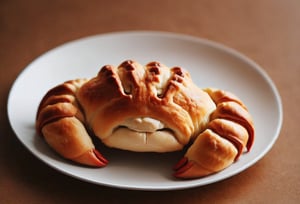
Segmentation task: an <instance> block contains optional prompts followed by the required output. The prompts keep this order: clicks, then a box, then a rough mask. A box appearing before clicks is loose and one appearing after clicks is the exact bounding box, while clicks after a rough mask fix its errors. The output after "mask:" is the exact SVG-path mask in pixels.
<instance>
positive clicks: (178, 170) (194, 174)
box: [173, 157, 212, 179]
mask: <svg viewBox="0 0 300 204" xmlns="http://www.w3.org/2000/svg"><path fill="white" fill-rule="evenodd" d="M173 169H174V171H175V173H174V174H173V175H174V176H175V177H177V178H184V179H187V178H199V177H202V176H206V175H208V174H211V173H212V172H211V171H210V170H207V169H205V168H203V167H202V166H200V165H199V164H198V163H197V162H195V161H189V160H188V158H187V157H183V158H182V159H181V160H180V161H179V162H178V163H177V164H176V165H175V166H174V168H173Z"/></svg>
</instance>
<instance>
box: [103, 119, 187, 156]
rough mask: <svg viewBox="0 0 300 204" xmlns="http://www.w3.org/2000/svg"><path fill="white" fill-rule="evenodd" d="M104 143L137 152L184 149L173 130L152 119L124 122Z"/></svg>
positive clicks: (127, 120)
mask: <svg viewBox="0 0 300 204" xmlns="http://www.w3.org/2000/svg"><path fill="white" fill-rule="evenodd" d="M103 142H104V143H105V144H106V145H107V146H110V147H113V148H118V149H124V150H129V151H135V152H172V151H178V150H181V149H182V148H183V145H182V144H180V143H179V141H178V140H177V137H176V134H175V132H174V131H173V130H172V129H170V128H169V127H167V126H166V125H165V124H164V123H162V122H161V121H159V120H156V119H153V118H150V117H137V118H129V119H126V120H124V121H123V122H122V123H121V124H119V125H118V126H117V127H116V128H115V129H114V131H113V132H112V134H111V135H110V136H109V137H107V138H106V139H105V140H104V141H103Z"/></svg>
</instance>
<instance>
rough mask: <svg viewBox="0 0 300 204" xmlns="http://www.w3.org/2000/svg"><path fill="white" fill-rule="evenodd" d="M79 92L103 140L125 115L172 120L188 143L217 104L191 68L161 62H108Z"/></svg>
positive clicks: (89, 119) (181, 139)
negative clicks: (117, 63)
mask: <svg viewBox="0 0 300 204" xmlns="http://www.w3.org/2000/svg"><path fill="white" fill-rule="evenodd" d="M77 97H78V100H79V101H80V103H81V105H82V107H83V108H84V111H85V113H86V118H87V122H88V124H89V125H90V127H91V128H92V129H93V131H94V133H95V134H96V135H97V136H98V137H100V138H101V139H104V138H106V137H109V136H110V135H111V134H112V133H113V131H114V129H115V128H117V127H118V125H119V124H121V123H122V122H123V121H124V120H126V119H128V118H136V117H144V116H146V117H151V118H154V119H158V120H160V121H161V122H163V123H164V124H166V125H167V126H168V128H170V129H171V130H172V131H174V133H175V135H176V137H177V140H178V141H179V143H181V144H187V143H188V142H189V140H190V137H191V136H194V135H197V134H199V133H200V132H201V131H202V130H203V129H204V128H205V126H206V123H207V121H208V120H209V115H210V114H211V112H212V111H213V110H214V109H215V104H214V103H213V101H212V100H211V99H210V97H209V95H208V94H207V93H206V92H204V91H202V90H201V89H200V88H198V87H197V86H196V85H194V83H193V82H192V80H191V78H190V76H189V74H188V72H186V71H185V70H183V69H182V68H179V67H174V68H171V69H169V68H168V67H166V66H164V65H163V64H160V63H158V62H151V63H148V64H147V65H146V66H142V65H140V64H138V63H137V62H133V61H125V62H124V63H122V64H121V65H120V66H118V67H113V66H104V67H103V68H102V69H101V70H100V72H99V73H98V76H97V77H95V78H93V79H91V80H90V81H89V82H87V83H86V84H84V85H83V86H82V88H81V89H80V90H79V91H78V94H77Z"/></svg>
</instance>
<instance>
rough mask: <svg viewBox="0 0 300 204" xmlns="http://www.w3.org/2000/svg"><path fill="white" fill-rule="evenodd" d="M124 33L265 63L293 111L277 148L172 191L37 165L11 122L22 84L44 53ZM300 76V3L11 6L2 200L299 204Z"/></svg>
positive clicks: (1, 64)
mask: <svg viewBox="0 0 300 204" xmlns="http://www.w3.org/2000/svg"><path fill="white" fill-rule="evenodd" d="M124 30H159V31H171V32H176V33H182V34H189V35H192V36H196V37H202V38H206V39H209V40H213V41H217V42H219V43H223V44H225V45H227V46H229V47H232V48H234V49H236V50H238V51H240V52H242V53H243V54H245V55H246V56H248V57H250V58H252V59H253V60H254V61H256V62H257V63H258V64H260V65H261V66H262V67H264V69H265V70H266V72H267V73H268V74H269V76H270V77H271V78H272V79H273V81H274V83H275V84H276V86H277V88H278V90H279V92H280V94H281V97H282V102H283V109H284V120H283V127H282V131H281V134H280V136H279V138H278V140H277V142H276V143H275V145H274V146H273V148H272V149H271V151H270V152H269V153H268V154H267V155H266V156H265V157H264V158H263V159H261V160H260V161H259V162H257V163H256V164H255V165H254V166H252V167H251V168H249V169H247V170H246V171H244V172H242V173H240V174H238V175H236V176H234V177H232V178H229V179H226V180H224V181H221V182H218V183H214V184H211V185H207V186H203V187H198V188H193V189H188V190H179V191H170V192H143V191H129V190H121V189H113V188H108V187H103V186H97V185H93V184H89V183H85V182H82V181H79V180H76V179H73V178H70V177H68V176H66V175H63V174H61V173H59V172H57V171H55V170H53V169H52V168H49V167H48V166H47V165H45V164H44V163H42V162H41V161H39V160H38V159H36V158H35V157H34V156H33V155H32V154H31V153H29V151H27V150H26V149H25V148H24V147H23V146H22V144H21V143H20V142H19V141H18V140H17V138H16V137H15V135H14V133H13V131H12V130H11V128H10V126H9V122H8V119H7V113H6V112H7V110H6V105H7V97H8V93H9V90H10V87H11V85H12V84H13V82H14V80H15V78H16V77H17V76H18V74H19V73H20V72H21V71H22V70H23V69H24V68H25V67H26V66H27V65H28V64H29V63H30V62H31V61H32V60H34V59H35V58H36V57H38V56H39V55H41V54H43V53H44V52H45V51H48V50H49V49H52V48H54V47H56V46H58V45H60V44H62V43H65V42H67V41H71V40H74V39H78V38H81V37H85V36H88V35H94V34H100V33H107V32H112V31H124ZM299 76H300V1H298V0H224V1H218V0H184V1H183V0H182V1H180V0H170V1H166V0H152V1H141V0H123V1H121V0H119V1H113V0H111V1H104V0H98V1H96V0H91V1H89V0H86V1H79V0H69V1H66V0H65V1H59V0H27V1H21V0H19V1H18V0H1V1H0V83H1V86H0V108H1V111H0V113H1V117H0V119H1V121H0V128H1V135H0V203H44V204H47V203H154V202H159V203H201V202H208V203H214V202H215V203H271V202H272V203H297V201H298V202H299V201H300V174H299V172H300V159H299V158H300V157H299V155H300V148H299V144H300V142H299V136H300V128H299V127H300V125H299V121H300V117H299V115H300V114H299V107H298V106H299V104H300V96H299V89H298V87H299V85H300V83H299V82H300V80H299ZM32 91H34V90H32ZM28 94H30V93H28ZM29 97H30V95H29ZM262 114H264V113H262ZM266 122H268V121H266Z"/></svg>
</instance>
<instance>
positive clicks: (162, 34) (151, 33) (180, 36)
mask: <svg viewBox="0 0 300 204" xmlns="http://www.w3.org/2000/svg"><path fill="white" fill-rule="evenodd" d="M132 35H139V36H141V35H145V36H151V37H153V36H155V37H172V38H176V40H184V41H186V40H187V41H193V42H197V43H200V44H205V45H206V46H210V47H213V48H214V49H217V50H221V51H222V52H225V53H229V54H230V55H234V56H235V57H237V58H239V59H240V60H242V61H244V62H246V63H247V64H249V65H250V66H251V68H252V69H255V71H256V72H257V73H258V74H259V75H261V76H262V77H263V79H264V80H265V81H266V82H267V84H268V86H269V88H271V90H272V95H273V96H274V97H275V99H276V101H275V104H276V106H277V108H278V114H279V118H278V119H277V122H278V125H277V127H276V131H275V134H274V137H272V138H273V139H272V140H270V142H269V144H268V146H266V148H265V149H264V151H262V152H261V153H260V154H259V155H258V156H257V157H256V158H255V159H254V160H252V161H251V162H249V163H247V164H246V165H244V166H243V167H242V168H241V170H236V172H235V173H233V174H229V175H227V176H224V177H222V178H221V179H218V180H216V181H212V182H209V181H208V182H206V183H204V184H197V183H196V182H195V183H193V184H190V185H188V186H185V185H179V186H175V187H170V186H167V187H159V188H158V187H157V186H154V187H153V186H148V187H145V186H144V187H139V186H130V185H129V186H128V185H118V184H115V185H114V184H107V183H99V182H96V181H93V180H90V179H84V178H82V177H80V176H77V175H73V174H71V173H70V172H68V171H63V170H62V169H60V168H57V167H56V166H55V165H53V164H49V163H48V162H46V161H44V160H43V159H41V158H40V157H39V156H37V155H36V154H35V153H34V152H33V151H31V149H30V148H28V147H27V145H26V144H25V143H24V142H23V141H22V139H21V138H20V137H19V136H18V135H17V133H16V131H15V127H14V126H13V123H12V118H11V117H12V116H11V111H10V110H11V107H10V106H11V105H10V104H11V103H12V102H11V100H12V95H13V93H14V90H15V88H16V84H17V83H18V81H19V79H20V78H21V77H22V76H23V75H24V73H25V72H27V71H29V70H30V69H29V68H30V67H31V64H33V63H34V62H36V61H37V60H38V59H40V58H43V57H45V56H47V54H48V53H50V52H55V51H57V50H58V49H63V48H64V47H67V46H69V45H70V44H74V43H77V42H82V41H85V40H89V39H95V38H103V37H107V36H108V37H113V36H132ZM7 115H8V120H9V124H10V126H11V128H12V130H13V132H14V134H15V135H16V137H17V138H18V140H19V141H20V142H21V143H22V144H23V145H24V146H25V148H26V149H27V150H29V152H31V153H32V154H33V155H34V156H35V157H36V158H38V159H39V160H41V161H42V162H43V163H44V164H47V165H48V166H50V167H51V168H54V169H55V170H57V171H59V172H62V173H64V174H66V175H68V176H71V177H73V178H76V179H79V180H81V181H86V182H89V183H93V184H97V185H102V186H108V187H113V188H121V189H131V190H151V191H152V190H155V191H156V190H178V189H186V188H193V187H199V186H203V185H207V184H210V183H215V182H219V181H221V180H224V179H227V178H229V177H232V176H234V175H235V174H238V173H241V172H242V171H244V170H246V169H247V168H249V167H250V166H252V165H254V164H255V163H256V162H257V161H258V160H260V159H262V158H263V157H264V156H265V155H266V154H267V152H269V150H270V149H271V148H272V146H273V145H274V143H275V142H276V140H277V139H278V137H279V135H280V131H281V128H282V122H283V107H282V100H281V97H280V94H279V91H278V89H277V88H276V85H275V83H274V82H273V81H272V79H271V78H270V76H269V75H268V74H267V72H266V71H265V70H264V69H263V68H262V67H261V66H260V65H258V64H257V63H256V62H254V61H253V60H252V59H250V58H249V57H247V56H246V55H244V54H242V53H241V52H239V51H237V50H235V49H233V48H231V47H228V46H226V45H224V44H221V43H219V42H216V41H212V40H209V39H205V38H201V37H197V36H191V35H187V34H180V33H174V32H166V31H146V30H135V31H117V32H110V33H102V34H96V35H90V36H86V37H82V38H78V39H75V40H72V41H68V42H65V43H62V44H60V45H58V46H56V47H54V48H52V49H49V50H48V51H46V52H44V53H42V54H41V55H39V56H38V57H36V58H35V59H34V60H32V61H31V62H30V63H29V64H28V65H27V66H25V67H24V68H23V70H22V71H21V72H20V73H19V74H18V76H17V77H16V79H15V80H14V82H13V84H12V86H11V88H10V90H9V94H8V99H7Z"/></svg>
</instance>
